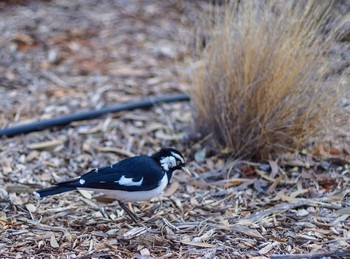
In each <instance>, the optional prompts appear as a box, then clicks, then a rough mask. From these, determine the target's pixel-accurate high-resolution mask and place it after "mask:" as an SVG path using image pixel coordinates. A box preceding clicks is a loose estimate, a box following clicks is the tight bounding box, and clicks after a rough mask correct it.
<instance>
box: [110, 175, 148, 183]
mask: <svg viewBox="0 0 350 259" xmlns="http://www.w3.org/2000/svg"><path fill="white" fill-rule="evenodd" d="M114 182H115V183H119V184H120V185H124V186H141V184H142V182H143V177H142V178H141V180H140V181H138V182H134V181H133V178H126V177H125V176H124V175H123V176H122V177H120V179H119V180H118V181H114Z"/></svg>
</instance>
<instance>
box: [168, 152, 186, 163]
mask: <svg viewBox="0 0 350 259" xmlns="http://www.w3.org/2000/svg"><path fill="white" fill-rule="evenodd" d="M171 154H172V155H173V156H174V157H176V158H177V159H179V160H180V161H181V163H183V164H184V163H185V160H184V159H183V157H182V156H180V155H179V154H176V153H175V152H171Z"/></svg>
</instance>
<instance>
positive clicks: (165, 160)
mask: <svg viewBox="0 0 350 259" xmlns="http://www.w3.org/2000/svg"><path fill="white" fill-rule="evenodd" d="M160 165H161V166H162V167H163V169H164V170H165V171H169V168H173V167H175V166H176V159H175V157H173V156H166V157H162V158H161V159H160Z"/></svg>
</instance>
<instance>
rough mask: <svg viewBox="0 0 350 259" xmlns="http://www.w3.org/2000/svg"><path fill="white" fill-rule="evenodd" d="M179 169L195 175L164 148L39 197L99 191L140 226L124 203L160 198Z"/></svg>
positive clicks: (179, 157) (176, 154)
mask: <svg viewBox="0 0 350 259" xmlns="http://www.w3.org/2000/svg"><path fill="white" fill-rule="evenodd" d="M178 169H179V170H183V171H184V172H186V173H187V174H189V175H191V173H190V171H189V170H188V169H187V168H186V167H185V159H184V157H183V156H182V155H181V153H180V152H179V151H177V150H176V149H173V148H163V149H161V150H159V151H158V152H156V153H155V154H153V155H152V156H145V155H142V156H135V157H130V158H126V159H124V160H121V161H120V162H118V163H116V164H113V165H109V166H104V167H100V168H96V169H93V170H91V171H89V172H88V173H86V174H84V175H82V176H80V177H78V178H75V179H72V180H68V181H65V182H60V183H56V184H55V185H54V186H52V187H49V188H46V189H42V190H38V191H36V195H39V196H40V197H41V198H42V197H46V196H50V195H54V194H59V193H63V192H68V191H73V190H77V189H82V190H89V191H98V192H101V193H104V194H106V195H108V196H109V197H112V198H115V199H117V200H118V202H119V204H120V206H121V207H122V208H123V209H124V211H125V212H126V213H127V214H128V215H129V216H130V218H131V219H132V220H133V221H134V222H136V223H137V222H138V220H137V217H136V215H135V214H134V213H132V212H131V211H130V210H129V209H128V207H127V206H126V205H125V204H124V203H123V202H133V201H144V200H149V199H151V198H153V197H156V196H158V195H159V194H161V193H162V191H163V190H164V188H165V187H166V186H167V185H168V184H169V183H170V179H171V177H172V174H173V172H174V171H175V170H178Z"/></svg>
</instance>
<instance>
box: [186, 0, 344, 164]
mask: <svg viewBox="0 0 350 259" xmlns="http://www.w3.org/2000/svg"><path fill="white" fill-rule="evenodd" d="M237 2H238V1H233V3H232V2H231V3H230V4H227V5H226V6H225V7H224V8H223V9H222V8H221V9H220V8H219V9H220V10H221V11H218V12H214V11H213V12H211V15H210V18H207V19H206V23H205V26H204V27H205V28H204V29H205V33H206V34H207V35H208V42H207V45H206V46H205V48H204V49H203V50H201V51H200V54H199V59H197V60H196V63H195V64H196V65H195V66H194V75H193V86H192V88H191V89H190V94H191V99H192V103H193V106H194V122H195V129H196V130H197V131H199V132H200V133H202V136H203V137H205V136H208V135H209V136H210V139H211V140H213V142H214V143H215V146H216V147H219V148H222V149H223V148H225V149H226V150H229V151H230V153H231V154H232V155H233V156H234V157H241V158H242V157H244V158H255V159H268V158H271V157H274V156H275V155H276V154H279V153H280V152H285V151H291V150H296V149H298V148H300V147H301V146H302V145H304V144H307V143H308V142H310V140H311V139H312V138H313V137H315V136H317V135H319V134H322V132H323V130H324V129H325V128H327V127H328V126H327V125H329V124H331V121H332V117H333V116H334V115H335V113H336V111H337V109H338V106H337V103H338V99H339V97H340V91H339V87H338V86H339V79H334V78H333V79H332V80H331V79H329V78H328V79H327V80H326V78H327V76H326V75H327V73H328V72H329V67H330V66H329V65H330V62H329V56H328V51H329V50H330V44H332V40H333V36H332V35H333V33H329V32H328V34H325V33H323V34H321V33H320V30H321V28H323V25H324V24H325V23H326V21H327V20H328V19H329V11H330V9H331V5H330V1H318V0H315V1H311V0H310V1H305V2H304V1H272V0H271V1H266V2H264V1H240V2H241V3H239V4H238V3H237ZM213 21H214V22H213Z"/></svg>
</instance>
